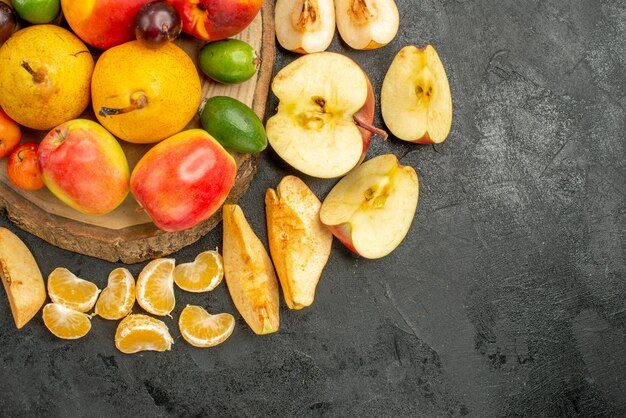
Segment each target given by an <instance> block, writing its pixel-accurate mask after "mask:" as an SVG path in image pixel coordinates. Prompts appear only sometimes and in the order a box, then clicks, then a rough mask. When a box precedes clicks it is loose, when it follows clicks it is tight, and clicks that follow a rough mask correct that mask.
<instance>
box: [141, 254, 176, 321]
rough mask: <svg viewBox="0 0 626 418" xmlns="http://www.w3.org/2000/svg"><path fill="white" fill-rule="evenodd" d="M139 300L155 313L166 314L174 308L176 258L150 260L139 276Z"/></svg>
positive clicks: (143, 306) (143, 305)
mask: <svg viewBox="0 0 626 418" xmlns="http://www.w3.org/2000/svg"><path fill="white" fill-rule="evenodd" d="M137 302H138V303H139V306H141V307H142V308H143V309H145V310H146V311H147V312H150V313H151V314H153V315H159V316H165V315H169V314H170V312H172V311H173V310H174V306H175V304H176V299H175V297H174V259H172V258H158V259H156V260H152V261H151V262H149V263H148V264H147V265H146V266H145V267H144V268H143V270H142V271H141V273H139V278H137Z"/></svg>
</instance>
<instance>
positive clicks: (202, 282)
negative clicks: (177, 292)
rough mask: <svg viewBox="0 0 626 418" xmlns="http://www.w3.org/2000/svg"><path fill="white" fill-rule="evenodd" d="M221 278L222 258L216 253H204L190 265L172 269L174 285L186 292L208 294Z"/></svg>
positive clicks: (222, 272) (222, 270) (222, 275)
mask: <svg viewBox="0 0 626 418" xmlns="http://www.w3.org/2000/svg"><path fill="white" fill-rule="evenodd" d="M223 277H224V266H223V263H222V256H221V255H220V253H218V252H217V251H204V252H202V253H200V254H198V255H197V256H196V259H195V260H194V261H193V262H192V263H184V264H179V265H177V266H176V268H175V269H174V283H176V285H177V286H178V287H180V288H181V289H183V290H186V291H188V292H209V291H211V290H213V289H215V288H216V287H217V285H218V284H220V282H221V281H222V278H223Z"/></svg>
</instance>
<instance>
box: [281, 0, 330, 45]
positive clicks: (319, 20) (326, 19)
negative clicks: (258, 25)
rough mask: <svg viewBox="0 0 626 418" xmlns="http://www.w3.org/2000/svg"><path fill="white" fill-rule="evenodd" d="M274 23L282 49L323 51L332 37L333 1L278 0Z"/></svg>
mask: <svg viewBox="0 0 626 418" xmlns="http://www.w3.org/2000/svg"><path fill="white" fill-rule="evenodd" d="M274 22H275V26H276V28H275V29H276V39H278V42H279V43H280V45H281V46H282V47H283V48H285V49H287V50H289V51H293V52H298V53H300V54H310V53H312V52H321V51H325V50H326V48H328V46H329V45H330V43H331V42H332V40H333V36H335V7H334V5H333V0H278V1H276V6H274Z"/></svg>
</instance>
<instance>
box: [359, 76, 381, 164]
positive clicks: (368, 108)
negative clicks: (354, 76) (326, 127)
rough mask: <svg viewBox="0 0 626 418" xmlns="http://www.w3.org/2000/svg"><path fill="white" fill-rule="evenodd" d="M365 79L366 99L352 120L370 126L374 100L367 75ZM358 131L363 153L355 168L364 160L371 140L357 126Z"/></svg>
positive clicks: (369, 136) (363, 129) (367, 134)
mask: <svg viewBox="0 0 626 418" xmlns="http://www.w3.org/2000/svg"><path fill="white" fill-rule="evenodd" d="M363 74H365V73H363ZM365 79H366V80H367V98H366V99H365V103H364V104H363V107H362V108H361V109H359V111H358V112H356V113H355V114H354V118H358V119H360V120H361V121H362V122H364V123H366V124H367V125H371V124H372V123H373V122H374V106H375V103H376V98H375V97H374V89H373V88H372V83H371V82H370V79H369V78H368V77H367V74H365ZM359 131H360V132H361V136H362V137H363V153H362V154H361V159H360V160H359V162H358V163H357V166H358V165H359V164H361V163H362V162H363V160H364V159H365V155H366V154H367V150H368V149H369V147H370V141H371V139H372V133H371V132H370V131H368V130H367V129H365V128H362V127H360V126H359Z"/></svg>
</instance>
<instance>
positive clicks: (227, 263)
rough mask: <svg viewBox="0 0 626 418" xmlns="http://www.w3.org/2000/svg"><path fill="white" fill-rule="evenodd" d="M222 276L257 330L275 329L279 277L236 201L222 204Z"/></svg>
mask: <svg viewBox="0 0 626 418" xmlns="http://www.w3.org/2000/svg"><path fill="white" fill-rule="evenodd" d="M222 216H223V218H222V220H223V228H224V236H223V242H222V253H223V254H222V256H223V258H224V279H225V280H226V285H227V286H228V292H229V293H230V296H231V298H232V299H233V303H234V304H235V307H236V308H237V310H238V311H239V313H240V314H241V316H242V317H243V319H244V320H245V321H246V323H247V324H248V326H249V327H250V328H251V329H252V331H254V332H255V333H256V334H269V333H272V332H276V331H277V330H278V323H279V320H278V306H279V301H278V280H277V279H276V273H275V272H274V266H273V265H272V260H271V259H270V256H269V255H268V254H267V251H266V250H265V247H264V246H263V243H262V242H261V240H260V239H259V238H258V237H257V236H256V234H255V233H254V231H253V230H252V228H251V227H250V224H249V223H248V221H247V220H246V218H245V216H244V214H243V212H242V211H241V208H240V207H239V206H238V205H224V207H223V208H222Z"/></svg>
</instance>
